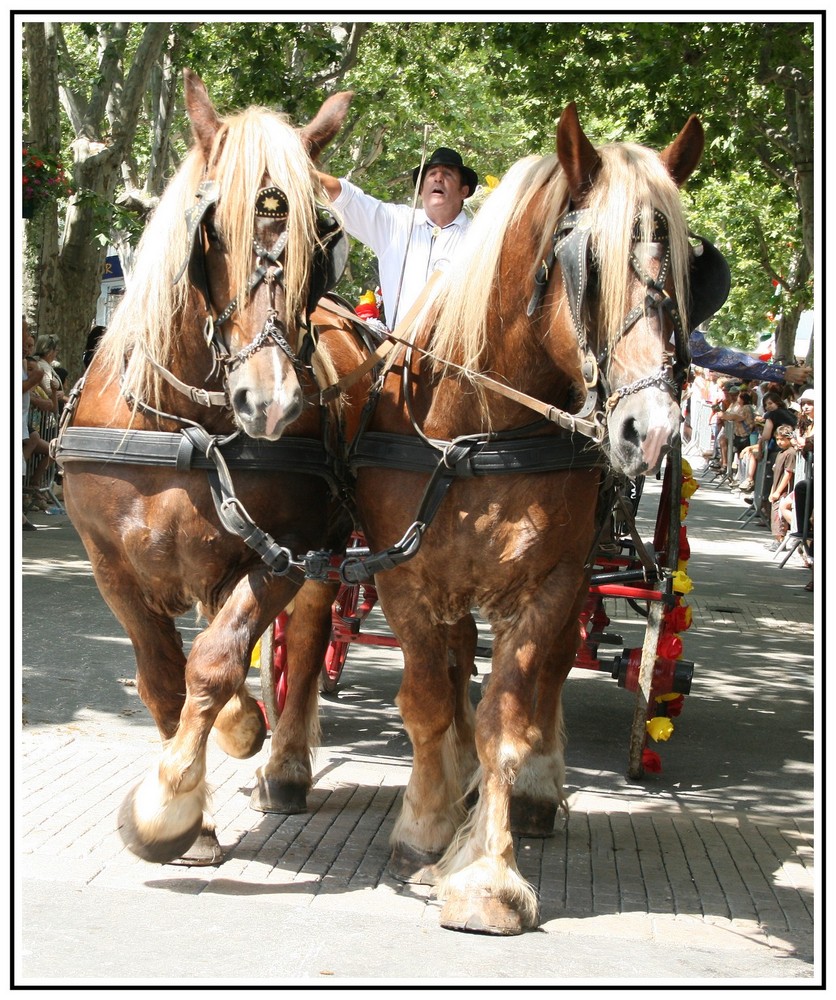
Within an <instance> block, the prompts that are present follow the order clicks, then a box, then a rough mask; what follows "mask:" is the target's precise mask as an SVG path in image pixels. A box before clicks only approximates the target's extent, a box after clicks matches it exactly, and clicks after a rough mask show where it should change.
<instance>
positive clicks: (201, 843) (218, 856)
mask: <svg viewBox="0 0 836 1000" xmlns="http://www.w3.org/2000/svg"><path fill="white" fill-rule="evenodd" d="M223 859H224V854H223V851H222V850H221V845H220V843H218V837H217V835H216V833H215V831H214V830H209V829H206V828H204V829H203V830H201V831H200V836H199V837H198V838H197V840H196V841H195V842H194V843H193V844H192V846H191V847H190V848H189V849H188V850H187V851H186V853H185V854H183V855H181V856H180V857H179V858H177V859H175V860H174V861H171V862H169V864H172V865H182V866H183V867H184V868H208V867H209V866H210V865H219V864H221V862H222V861H223Z"/></svg>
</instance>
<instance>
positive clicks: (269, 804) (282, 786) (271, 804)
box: [250, 769, 308, 816]
mask: <svg viewBox="0 0 836 1000" xmlns="http://www.w3.org/2000/svg"><path fill="white" fill-rule="evenodd" d="M250 808H251V809H255V810H257V811H258V812H263V813H279V814H280V815H282V816H290V815H293V814H294V813H303V812H307V809H308V788H307V786H306V785H301V784H299V783H298V782H290V781H276V780H275V778H266V777H265V776H264V775H263V774H262V772H261V769H259V770H258V771H257V772H256V776H255V788H254V789H253V790H252V794H251V795H250Z"/></svg>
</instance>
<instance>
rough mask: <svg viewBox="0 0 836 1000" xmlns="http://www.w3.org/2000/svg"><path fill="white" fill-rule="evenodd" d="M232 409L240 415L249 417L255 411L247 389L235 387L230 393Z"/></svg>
mask: <svg viewBox="0 0 836 1000" xmlns="http://www.w3.org/2000/svg"><path fill="white" fill-rule="evenodd" d="M232 409H233V410H234V411H235V412H236V413H237V414H238V415H239V416H240V417H251V416H252V415H253V413H254V412H255V410H254V407H253V402H252V395H251V393H250V390H249V389H236V390H235V392H233V394H232Z"/></svg>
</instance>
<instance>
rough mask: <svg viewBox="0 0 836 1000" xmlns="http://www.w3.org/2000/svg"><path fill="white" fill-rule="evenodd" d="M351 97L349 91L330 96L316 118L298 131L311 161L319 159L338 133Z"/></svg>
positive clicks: (351, 94) (352, 95)
mask: <svg viewBox="0 0 836 1000" xmlns="http://www.w3.org/2000/svg"><path fill="white" fill-rule="evenodd" d="M353 97H354V93H353V91H351V90H346V91H343V92H341V93H339V94H332V95H331V96H330V97H329V98H328V99H327V100H326V101H325V102H324V103H323V105H322V107H321V108H320V109H319V111H318V112H317V114H316V118H314V120H313V121H312V122H309V123H308V124H307V125H306V126H305V127H304V128H301V129H299V137H300V138H301V140H302V143H303V144H304V146H305V148H306V149H307V150H308V153H309V155H310V158H311V159H312V160H318V159H319V154H320V153H321V152H322V150H323V149H325V147H326V146H327V145H328V143H329V142H330V141H331V140H332V139H333V138H334V136H335V135H336V134H337V132H339V130H340V128H341V127H342V123H343V121H344V120H345V116H346V115H347V114H348V106H349V104H351V99H352V98H353Z"/></svg>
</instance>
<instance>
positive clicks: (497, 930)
mask: <svg viewBox="0 0 836 1000" xmlns="http://www.w3.org/2000/svg"><path fill="white" fill-rule="evenodd" d="M439 922H440V923H441V926H442V927H446V928H447V929H448V930H451V931H466V932H468V933H470V934H493V935H495V936H498V937H511V936H513V935H515V934H522V933H523V931H526V930H529V929H530V926H529V925H528V924H527V923H526V922H525V920H524V918H523V916H522V914H521V913H519V912H518V911H517V910H515V909H514V908H513V907H511V906H509V905H508V904H507V903H504V902H503V901H502V900H501V899H499V898H498V897H496V896H488V895H478V896H451V897H449V898H448V899H446V900H445V901H444V906H443V907H442V908H441V915H440V917H439Z"/></svg>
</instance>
